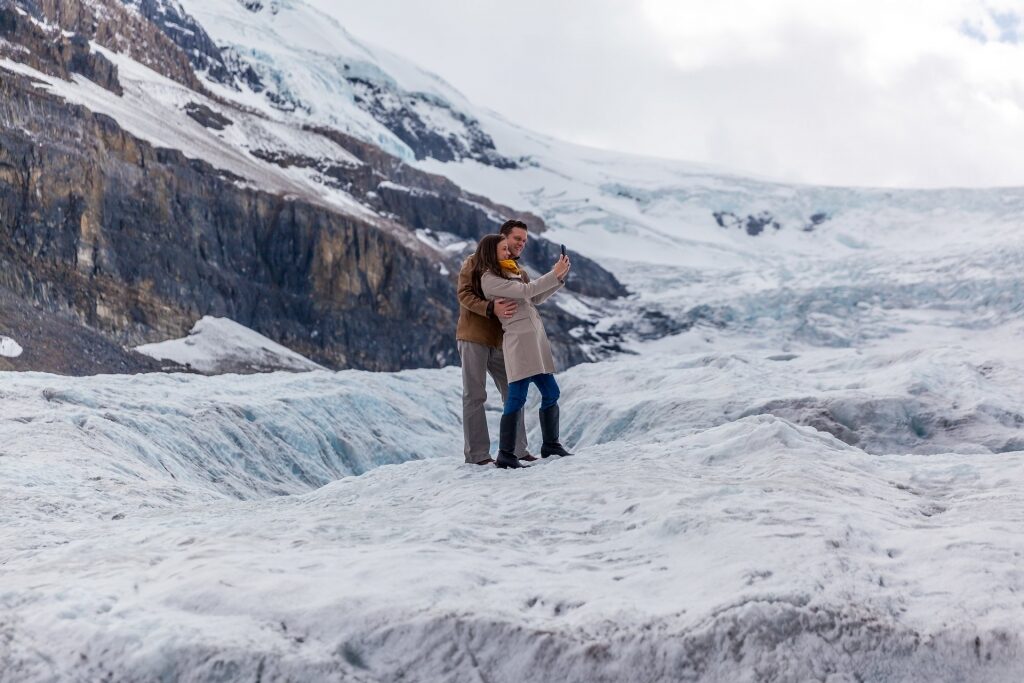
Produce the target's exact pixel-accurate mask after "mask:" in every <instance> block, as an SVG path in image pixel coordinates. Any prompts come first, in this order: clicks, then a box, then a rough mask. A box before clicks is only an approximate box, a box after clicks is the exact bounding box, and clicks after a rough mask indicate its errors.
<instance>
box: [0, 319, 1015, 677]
mask: <svg viewBox="0 0 1024 683" xmlns="http://www.w3.org/2000/svg"><path fill="white" fill-rule="evenodd" d="M1019 333H1020V330H1019V328H1013V327H1010V328H1007V329H1003V330H1000V332H999V334H1002V335H1005V337H1004V338H1003V339H998V338H996V339H992V337H993V335H992V334H991V333H986V334H984V335H983V334H979V333H975V334H974V335H973V336H972V337H971V338H969V339H966V341H967V342H969V343H967V344H964V345H963V346H956V345H951V346H949V347H948V348H943V349H933V350H925V349H919V350H917V351H906V350H904V351H896V352H888V351H886V350H884V349H879V348H865V349H863V350H860V351H834V350H819V351H818V352H808V353H805V354H803V355H798V356H797V357H788V358H787V357H783V356H784V354H783V355H781V356H780V355H771V356H770V355H768V354H765V353H764V352H762V351H760V350H757V349H755V348H750V347H747V348H741V345H740V344H739V343H737V340H733V345H734V347H735V348H734V350H733V351H731V352H715V353H709V352H700V351H698V352H694V351H692V350H685V349H682V347H680V348H678V349H676V350H673V351H669V350H668V349H664V348H663V349H660V350H659V349H656V348H651V349H649V350H648V352H647V353H644V354H641V355H639V356H636V357H623V358H621V359H619V360H615V361H608V362H604V363H601V364H594V365H584V366H578V367H576V368H573V369H572V370H570V371H567V372H565V373H562V374H561V376H560V377H561V383H562V388H563V400H562V411H563V414H564V415H565V421H564V425H563V435H564V436H565V441H566V442H567V443H569V444H570V445H573V446H574V447H575V450H576V452H577V455H576V456H574V457H573V458H566V459H561V460H556V461H542V462H541V464H540V465H539V466H536V467H533V468H531V469H528V470H524V471H520V472H508V471H500V470H496V469H493V468H489V467H488V468H481V467H478V466H475V465H461V464H459V463H460V462H461V453H460V452H459V451H460V446H461V430H460V424H459V410H460V388H461V387H460V379H459V373H458V371H457V370H456V369H454V368H449V369H445V370H424V371H412V372H404V373H399V374H395V375H388V374H372V373H358V372H341V373H328V372H323V371H318V372H311V373H302V374H289V373H273V374H266V375H255V376H233V375H224V376H219V377H202V376H186V375H171V376H152V375H150V376H138V377H96V378H88V379H68V378H61V377H54V376H48V375H38V374H28V375H14V374H5V375H3V376H2V378H0V379H2V384H0V386H2V387H3V389H2V391H0V409H2V410H0V415H2V417H0V437H2V438H0V443H3V444H4V445H3V447H2V448H0V467H2V468H3V469H2V472H3V477H2V479H0V502H2V504H3V510H4V513H5V521H6V523H5V524H4V525H3V527H0V548H2V550H0V579H2V581H0V586H2V588H0V609H2V611H0V633H3V634H4V637H3V639H0V680H3V681H21V680H67V679H71V680H75V679H77V680H92V679H94V678H102V677H104V676H109V677H112V678H114V679H115V680H167V679H175V678H181V679H186V680H235V679H243V680H244V679H258V678H260V677H262V680H287V679H291V680H328V679H330V680H337V679H340V680H354V681H394V680H451V681H475V680H479V677H480V676H483V677H484V678H485V679H486V680H490V681H523V680H551V679H552V678H551V677H552V675H555V676H556V677H557V678H558V679H564V680H567V681H581V682H582V681H651V680H698V679H699V680H713V681H761V680H784V681H803V680H831V681H845V680H849V681H853V680H903V681H936V680H983V681H984V680H991V681H1012V680H1018V679H1019V677H1020V676H1021V675H1022V673H1024V643H1022V642H1021V635H1020V634H1021V628H1022V625H1024V601H1022V598H1021V595H1022V594H1024V593H1022V588H1024V564H1022V559H1024V536H1022V535H1021V534H1020V533H1019V528H1020V526H1021V524H1022V523H1024V468H1022V467H1021V464H1022V461H1021V455H1022V454H1021V453H1020V452H1019V451H1018V452H1002V453H994V452H992V451H994V450H1001V449H1003V447H1004V446H1005V444H1006V443H1007V442H1008V441H1010V440H1012V439H1013V438H1018V439H1019V438H1020V435H1021V433H1022V428H1021V424H1020V423H1021V422H1024V417H1022V416H1021V415H1020V413H1019V412H1017V411H1016V408H1017V407H1018V406H1020V405H1021V404H1022V402H1024V390H1022V388H1021V387H1022V386H1024V384H1022V383H1021V379H1022V378H1021V374H1022V373H1021V369H1020V368H1021V365H1020V361H1021V358H1020V355H1021V354H1020V353H1019V352H1018V353H1010V354H1007V355H1006V357H1005V359H1004V360H1003V361H1001V362H1000V361H998V360H997V359H996V357H995V356H993V355H992V352H993V350H994V349H999V348H1003V349H1005V348H1008V347H1007V346H1006V344H1005V342H1006V341H1008V339H1012V338H1014V337H1015V336H1016V335H1019ZM995 336H996V337H998V336H999V335H998V334H997V335H995ZM685 337H686V335H683V336H682V337H680V338H678V339H676V342H677V343H682V342H683V341H684V340H685ZM983 337H989V338H990V340H989V343H988V345H986V344H985V343H982V338H983ZM659 344H660V345H661V346H663V347H664V346H665V345H666V344H668V342H667V341H666V342H659ZM950 388H952V394H953V395H950V393H947V389H950ZM535 403H536V401H534V402H533V403H532V404H531V405H530V406H529V407H528V410H529V411H530V418H529V421H528V424H529V427H530V435H531V440H532V442H533V443H534V444H536V443H537V438H538V436H539V435H538V433H537V429H536V419H535V416H534V414H533V412H534V409H535V408H536V405H535ZM491 408H492V410H491V416H490V417H491V423H492V424H491V427H492V434H493V433H495V429H494V428H495V427H496V425H495V424H494V422H495V418H496V410H495V409H496V408H497V406H496V405H494V404H493V403H492V405H491ZM825 408H827V411H825V410H824V409H825ZM800 410H806V411H814V410H818V411H819V412H821V413H822V414H825V413H826V412H828V411H830V412H828V414H830V415H831V416H832V419H834V420H835V421H836V422H837V423H838V422H839V421H842V429H843V430H844V431H842V432H841V433H840V436H841V437H843V440H840V439H839V438H836V437H834V436H832V434H831V433H830V428H831V431H837V428H835V425H832V424H825V423H823V424H822V425H821V426H820V427H819V428H817V429H816V428H814V427H810V426H802V425H798V424H796V423H795V422H794V419H797V418H799V417H800V416H799V415H797V414H794V413H793V412H792V411H800ZM915 410H916V411H917V413H914V414H916V415H918V416H919V415H920V414H923V413H927V414H929V415H930V416H931V420H932V421H931V423H929V424H930V425H931V427H932V429H931V431H930V432H929V431H928V429H924V430H921V429H918V428H917V427H915V426H914V424H913V417H914V414H909V415H908V413H913V411H915ZM786 411H791V412H789V413H787V412H786ZM787 415H788V416H787ZM940 422H942V423H945V424H948V425H954V424H955V425H957V426H956V428H955V429H952V430H946V429H941V428H936V427H935V425H936V424H938V423H940ZM850 441H853V442H856V443H859V444H860V446H857V445H850V443H847V442H850ZM886 447H889V450H887V449H886ZM948 450H958V451H959V452H960V453H959V454H958V453H952V452H943V451H948ZM912 451H916V452H918V453H919V454H917V455H913V454H904V453H909V452H912ZM888 453H896V454H893V455H890V454H888ZM410 460H414V461H413V462H409V461H410ZM403 462H404V464H398V463H403ZM380 465H392V466H383V467H381V466H380ZM364 472H365V473H364ZM360 473H364V474H362V475H361V476H346V475H354V474H360ZM332 480H333V481H332ZM328 482H330V483H328Z"/></svg>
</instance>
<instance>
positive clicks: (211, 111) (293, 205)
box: [0, 0, 626, 373]
mask: <svg viewBox="0 0 1024 683" xmlns="http://www.w3.org/2000/svg"><path fill="white" fill-rule="evenodd" d="M214 5H217V6H218V7H219V8H220V9H221V10H223V11H238V12H242V13H244V14H246V15H253V16H258V15H260V14H261V13H268V14H269V13H271V12H273V11H274V7H273V6H271V5H266V6H264V4H263V3H244V4H236V3H230V2H228V3H224V2H222V3H214ZM225 8H226V9H225ZM346 67H347V69H346ZM339 68H340V70H341V72H343V73H344V72H345V71H348V72H350V75H348V76H344V77H342V78H339V79H337V80H332V82H333V83H336V84H337V85H338V86H339V87H341V88H343V89H345V92H347V93H348V94H349V95H351V100H350V101H351V103H352V107H351V108H350V110H348V111H346V112H340V113H339V112H333V113H332V114H331V116H329V117H318V116H316V115H313V112H314V108H313V107H311V106H310V105H309V104H308V98H306V97H304V96H302V95H301V88H295V87H291V86H289V85H288V83H287V81H286V79H284V78H282V76H281V73H280V72H279V71H276V70H275V69H274V68H273V67H272V61H267V60H263V61H261V60H260V59H257V58H256V57H255V56H254V53H253V52H252V51H251V50H247V49H246V48H245V47H244V46H233V45H231V44H228V43H224V42H221V43H216V42H215V41H214V39H213V38H210V36H209V35H207V34H206V33H205V32H204V31H203V30H202V26H201V24H200V23H199V21H197V20H196V19H194V18H192V17H191V16H190V15H189V13H188V12H186V10H185V7H184V6H183V5H180V4H178V3H173V2H159V1H155V0H128V1H126V2H125V3H123V4H122V3H119V2H114V1H113V0H60V1H51V0H17V1H12V0H2V1H0V93H2V97H0V287H2V288H4V289H5V290H6V291H8V292H9V293H10V295H11V296H13V297H16V298H20V299H21V301H23V302H26V303H29V304H31V305H32V306H33V307H34V308H35V309H36V310H38V311H40V312H41V314H42V315H45V316H46V319H47V320H51V321H55V322H54V323H53V324H56V325H59V326H61V329H67V330H75V331H82V333H83V334H84V333H86V332H88V333H91V334H98V335H100V336H101V337H102V338H104V339H105V340H108V341H109V342H110V344H111V346H112V347H113V348H121V347H126V346H135V345H139V344H143V343H153V342H159V341H163V340H166V339H170V338H179V337H183V336H185V334H186V333H187V332H188V330H189V329H190V328H191V327H192V326H193V324H194V323H195V322H196V321H197V320H198V319H200V318H202V317H203V316H206V315H212V316H217V317H225V318H229V319H231V320H234V321H236V322H238V323H240V324H242V325H245V326H247V327H249V328H251V329H253V330H255V331H257V332H259V333H261V334H263V335H265V336H267V337H269V338H271V339H273V340H274V341H276V342H278V343H280V344H283V345H285V346H287V347H289V348H291V349H294V350H295V351H296V352H298V353H300V354H302V355H304V356H306V357H308V358H310V359H312V360H314V361H316V362H318V363H321V364H323V365H325V366H328V367H334V368H343V367H353V368H364V369H375V370H395V369H400V368H408V367H423V366H438V365H445V364H449V363H452V362H455V361H456V354H455V344H454V338H453V337H454V335H453V330H454V324H455V317H456V315H457V307H456V303H455V296H454V278H455V274H456V272H457V269H458V267H459V264H460V263H461V259H462V258H463V257H464V256H465V254H466V253H468V252H469V251H470V250H471V248H472V245H473V243H474V242H475V240H476V239H478V238H479V237H480V236H482V235H483V234H486V233H488V232H493V231H494V230H495V229H496V228H497V226H498V225H499V224H500V223H501V222H503V221H504V220H506V219H507V218H510V217H523V218H526V219H527V220H528V222H529V223H530V224H531V226H533V228H534V238H533V240H532V241H531V245H530V248H529V250H528V252H527V253H526V255H525V259H524V260H525V261H526V262H527V265H528V266H529V267H531V268H532V269H535V270H539V269H546V268H547V267H548V266H549V261H550V260H551V259H552V258H553V257H554V254H555V252H556V251H557V248H558V247H557V245H554V244H552V243H550V242H547V241H546V240H545V239H544V236H543V232H544V231H545V229H546V226H545V225H544V222H543V221H542V220H541V219H540V218H539V217H537V216H534V215H530V214H527V213H524V212H521V211H517V210H515V209H514V208H511V207H508V206H504V205H502V204H500V203H497V202H494V201H491V200H490V199H487V198H486V197H484V196H481V195H477V194H471V193H468V192H466V191H464V190H462V189H461V188H460V187H459V186H458V185H456V184H455V183H454V182H452V181H450V180H448V179H446V178H443V177H441V176H438V175H434V174H431V173H427V172H424V171H423V170H420V169H418V168H416V167H414V166H412V165H410V164H409V163H408V162H409V160H410V159H411V160H415V159H416V158H422V157H427V156H429V157H431V158H435V159H438V160H441V161H444V160H452V159H461V158H469V159H472V160H474V161H475V162H478V163H486V164H490V165H491V166H492V167H494V168H510V167H513V166H514V165H515V163H516V162H514V161H511V160H510V159H506V158H504V157H502V156H501V155H500V154H499V153H498V152H497V151H496V149H495V146H494V142H493V140H492V139H491V138H490V137H489V136H487V135H486V134H485V133H483V132H482V129H481V128H480V126H479V123H478V122H477V121H476V119H475V118H473V116H472V115H471V114H468V113H463V112H461V111H460V110H459V109H458V107H457V106H455V104H453V103H452V102H450V101H449V100H446V99H444V98H443V97H441V96H440V95H438V94H437V93H436V92H433V93H431V92H418V91H415V90H412V89H403V88H402V87H401V86H400V85H399V84H398V82H397V81H395V80H394V79H389V78H388V77H387V74H386V72H384V71H383V70H382V69H381V68H380V66H378V65H377V64H376V63H373V62H372V61H367V60H366V59H364V60H363V61H362V62H357V61H354V60H353V61H352V62H351V63H348V64H342V65H340V67H339ZM289 103H290V104H289ZM427 105H429V107H430V108H431V109H430V112H429V113H428V112H427ZM437 112H441V113H442V114H444V115H445V116H447V121H448V122H449V123H450V122H451V121H454V122H455V123H456V124H458V125H457V128H458V130H457V131H455V130H453V129H452V128H451V126H447V124H446V125H444V126H442V125H439V124H438V123H437V122H438V120H439V119H438V115H437ZM346 117H347V118H346ZM346 121H347V122H348V123H349V124H351V125H341V124H345V123H346ZM446 126H447V127H446ZM371 129H372V130H374V131H376V133H375V134H374V135H367V131H368V130H371ZM382 131H383V132H382ZM378 133H379V134H378ZM367 138H369V139H367ZM373 140H376V141H378V142H380V144H374V143H373ZM381 141H382V142H381ZM575 264H576V272H578V273H580V276H579V277H575V278H573V280H571V284H570V288H571V289H573V290H575V291H574V295H575V299H573V297H570V300H577V301H578V302H579V303H578V304H576V305H575V306H569V307H562V308H555V307H550V308H549V311H548V312H547V314H546V315H547V319H548V321H547V324H548V329H549V332H550V333H551V337H552V340H553V342H554V345H555V348H556V354H557V355H558V356H559V357H560V361H561V362H562V363H564V364H573V363H577V362H581V361H585V360H588V359H591V358H595V357H598V356H600V355H602V354H606V353H608V352H609V351H610V350H612V349H614V348H615V346H616V343H617V342H616V339H615V338H614V335H612V336H609V335H608V334H607V333H604V334H598V333H595V332H594V327H595V321H594V320H593V319H587V316H583V317H580V315H579V312H580V311H581V310H593V308H594V307H595V306H598V307H599V306H601V305H602V304H601V302H610V301H612V300H614V299H616V298H618V297H621V296H623V295H624V294H626V290H625V288H624V287H623V286H622V285H621V284H620V283H619V282H618V280H616V278H615V277H614V276H612V275H611V274H610V273H608V272H607V271H605V270H603V269H602V268H600V267H599V266H598V265H597V264H595V263H593V262H591V261H588V260H587V259H585V258H584V257H582V256H579V257H577V259H576V261H575ZM581 307H582V308H581ZM574 311H575V312H574ZM19 321H21V322H19ZM33 324H34V323H28V322H24V317H21V318H13V317H11V318H8V319H5V320H0V328H2V327H3V326H6V327H7V328H9V329H0V332H5V333H13V334H12V336H14V337H15V338H18V337H19V336H20V337H23V338H25V337H29V336H31V335H32V330H30V329H27V328H25V327H24V326H25V325H27V326H28V327H31V326H32V325H33ZM69 334H71V332H69ZM68 360H70V359H68ZM6 362H7V363H8V364H9V365H10V366H12V367H13V368H14V369H59V370H62V371H67V372H72V373H74V372H94V371H97V370H107V371H122V370H124V369H126V368H127V369H130V370H137V369H147V368H152V363H151V362H150V361H149V359H140V358H138V357H137V355H135V354H131V353H129V352H127V351H122V352H121V356H120V357H119V358H118V359H116V361H111V362H110V363H106V364H103V363H100V364H90V363H86V362H84V361H83V362H82V363H81V364H76V363H74V362H65V363H63V364H61V366H60V367H58V368H54V367H48V366H44V365H39V364H38V360H33V356H31V355H29V354H25V356H23V357H19V358H16V359H8V361H6Z"/></svg>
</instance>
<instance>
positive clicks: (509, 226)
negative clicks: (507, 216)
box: [498, 218, 529, 237]
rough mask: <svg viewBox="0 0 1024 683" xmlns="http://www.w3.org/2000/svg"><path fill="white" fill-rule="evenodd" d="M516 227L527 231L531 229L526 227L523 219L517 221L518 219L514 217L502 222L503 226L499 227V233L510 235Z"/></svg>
mask: <svg viewBox="0 0 1024 683" xmlns="http://www.w3.org/2000/svg"><path fill="white" fill-rule="evenodd" d="M516 228H522V229H523V230H527V231H528V230H529V228H528V227H526V223H524V222H522V221H517V220H516V219H514V218H513V219H512V220H510V221H505V222H504V223H502V224H501V227H500V228H498V234H499V235H504V236H505V237H508V236H509V235H510V234H512V231H513V230H515V229H516Z"/></svg>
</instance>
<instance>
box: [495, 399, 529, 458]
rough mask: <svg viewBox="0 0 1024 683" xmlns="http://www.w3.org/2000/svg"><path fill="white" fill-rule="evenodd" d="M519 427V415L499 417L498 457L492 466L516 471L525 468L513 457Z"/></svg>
mask: <svg viewBox="0 0 1024 683" xmlns="http://www.w3.org/2000/svg"><path fill="white" fill-rule="evenodd" d="M518 427H519V413H518V412H515V413H512V414H511V415H502V416H501V428H500V432H499V433H498V457H497V458H496V459H495V461H494V464H495V466H497V467H500V468H501V469H516V468H519V467H526V465H524V464H522V463H520V462H519V458H517V457H516V456H515V452H514V451H515V449H516V429H517V428H518Z"/></svg>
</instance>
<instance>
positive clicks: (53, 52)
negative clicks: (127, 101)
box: [0, 4, 122, 95]
mask: <svg viewBox="0 0 1024 683" xmlns="http://www.w3.org/2000/svg"><path fill="white" fill-rule="evenodd" d="M0 56H5V57H9V58H11V59H13V60H15V61H19V62H23V63H25V64H28V65H29V66H31V67H33V68H34V69H36V70H37V71H42V72H43V73H46V74H50V75H53V76H57V77H59V78H63V79H65V80H69V79H70V78H71V74H72V73H78V74H81V75H83V76H85V77H86V78H88V79H89V80H91V81H92V82H93V83H95V84H96V85H98V86H100V87H101V88H106V89H107V90H109V91H110V92H112V93H114V94H115V95H121V94H122V90H121V85H120V83H118V80H117V67H116V66H114V65H113V64H111V62H110V60H109V59H107V58H106V57H104V56H103V55H101V54H98V53H95V52H92V51H91V50H90V48H89V41H88V40H86V39H85V38H84V37H82V36H81V35H79V34H73V35H71V36H66V35H64V33H63V32H62V31H61V30H60V29H59V28H57V27H56V26H54V27H46V26H41V25H39V24H37V23H36V22H33V21H32V19H30V18H29V16H28V15H27V14H22V13H20V12H18V10H17V9H15V7H14V5H13V4H10V5H7V6H4V5H3V4H0Z"/></svg>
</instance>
